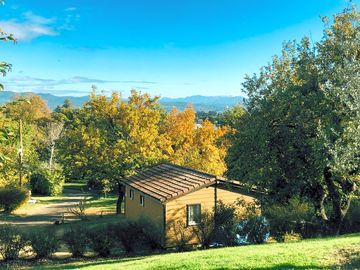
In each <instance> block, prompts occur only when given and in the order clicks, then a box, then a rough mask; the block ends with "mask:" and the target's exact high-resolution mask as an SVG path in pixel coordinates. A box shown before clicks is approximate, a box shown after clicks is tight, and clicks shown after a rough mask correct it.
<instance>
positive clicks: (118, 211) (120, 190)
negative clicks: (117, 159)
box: [116, 182, 125, 214]
mask: <svg viewBox="0 0 360 270" xmlns="http://www.w3.org/2000/svg"><path fill="white" fill-rule="evenodd" d="M124 197H125V189H124V186H123V185H122V184H121V183H120V182H118V199H117V202H116V214H122V211H121V206H122V203H123V201H124Z"/></svg>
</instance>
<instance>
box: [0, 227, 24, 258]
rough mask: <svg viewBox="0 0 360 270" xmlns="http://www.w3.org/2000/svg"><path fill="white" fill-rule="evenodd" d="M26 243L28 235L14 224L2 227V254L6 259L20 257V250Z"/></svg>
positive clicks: (0, 239)
mask: <svg viewBox="0 0 360 270" xmlns="http://www.w3.org/2000/svg"><path fill="white" fill-rule="evenodd" d="M26 244H27V240H26V237H25V236H24V235H23V234H22V233H21V232H20V231H19V230H18V229H16V228H15V227H14V226H12V225H2V226H1V227H0V255H1V256H2V258H3V260H4V261H10V260H15V259H18V258H19V253H20V251H21V250H22V249H23V248H24V247H25V246H26Z"/></svg>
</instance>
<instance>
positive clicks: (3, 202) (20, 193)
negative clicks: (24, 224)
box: [0, 188, 29, 213]
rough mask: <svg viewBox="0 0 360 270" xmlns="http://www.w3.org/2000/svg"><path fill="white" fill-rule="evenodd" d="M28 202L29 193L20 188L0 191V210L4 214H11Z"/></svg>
mask: <svg viewBox="0 0 360 270" xmlns="http://www.w3.org/2000/svg"><path fill="white" fill-rule="evenodd" d="M28 200H29V193H28V191H27V190H26V189H22V188H2V189H0V208H2V209H3V210H4V212H5V213H11V212H13V211H14V210H16V209H18V208H19V207H21V206H22V205H24V204H25V203H26V202H27V201H28Z"/></svg>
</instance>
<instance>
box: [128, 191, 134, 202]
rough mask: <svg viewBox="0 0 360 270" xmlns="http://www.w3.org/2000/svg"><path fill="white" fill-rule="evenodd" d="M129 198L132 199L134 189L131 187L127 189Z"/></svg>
mask: <svg viewBox="0 0 360 270" xmlns="http://www.w3.org/2000/svg"><path fill="white" fill-rule="evenodd" d="M129 198H130V200H133V199H134V191H133V190H132V189H130V190H129Z"/></svg>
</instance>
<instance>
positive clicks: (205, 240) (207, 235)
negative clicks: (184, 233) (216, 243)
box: [193, 211, 215, 248]
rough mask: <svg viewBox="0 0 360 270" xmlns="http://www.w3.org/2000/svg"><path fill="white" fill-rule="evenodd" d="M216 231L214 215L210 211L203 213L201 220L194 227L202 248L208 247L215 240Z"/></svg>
mask: <svg viewBox="0 0 360 270" xmlns="http://www.w3.org/2000/svg"><path fill="white" fill-rule="evenodd" d="M214 231H215V223H214V215H213V214H212V213H210V212H208V211H205V212H203V213H202V214H201V218H200V222H199V224H198V225H197V226H194V227H193V232H194V234H195V235H196V237H197V239H198V240H199V243H200V245H201V247H202V248H208V247H209V246H210V244H211V242H212V241H213V238H214Z"/></svg>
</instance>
